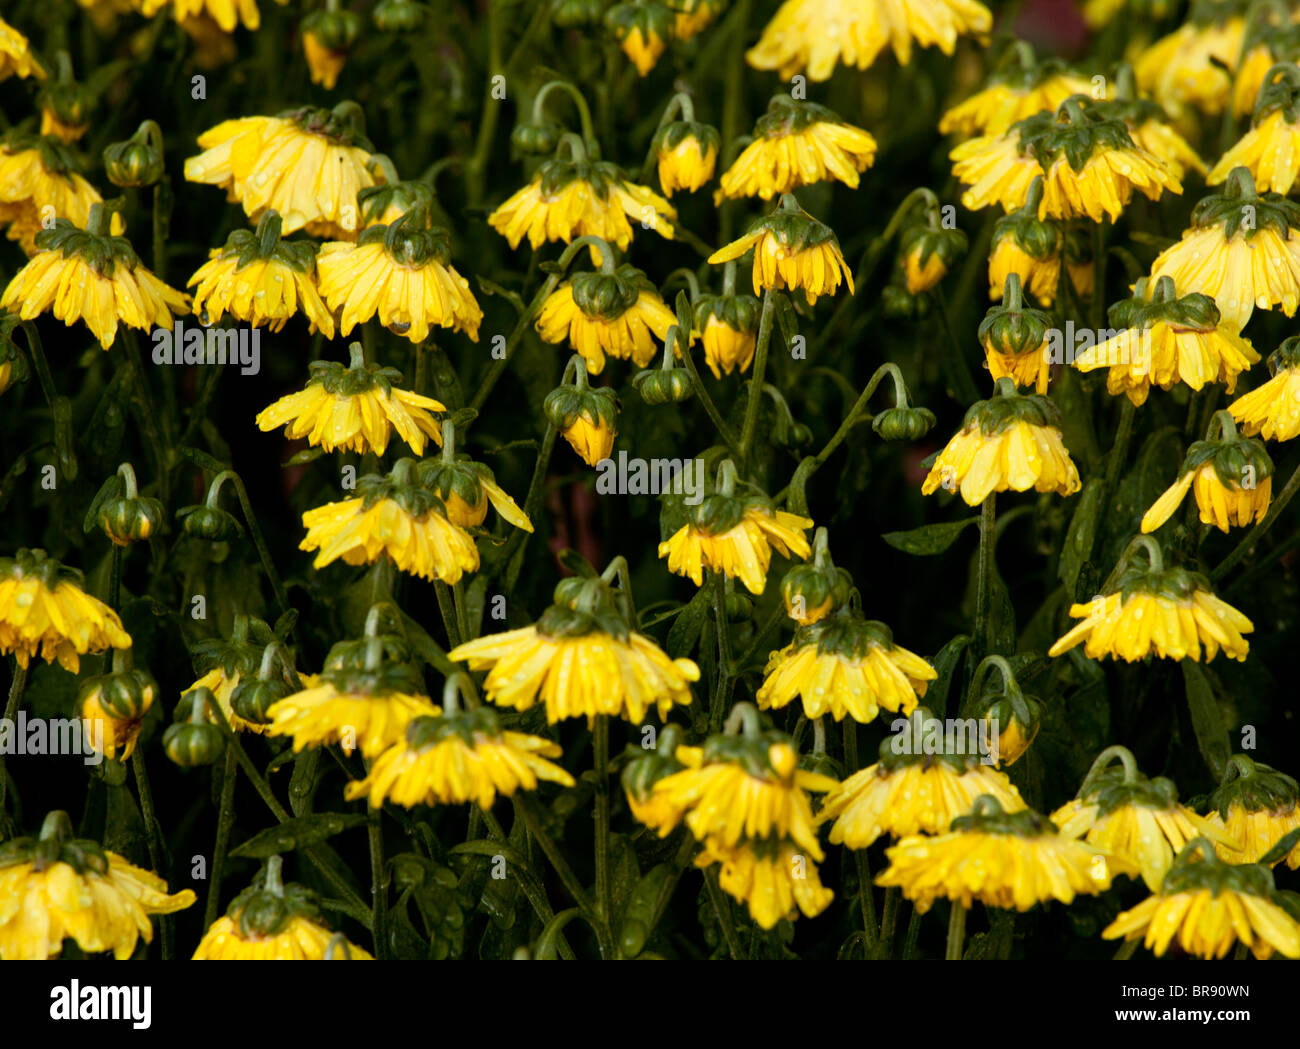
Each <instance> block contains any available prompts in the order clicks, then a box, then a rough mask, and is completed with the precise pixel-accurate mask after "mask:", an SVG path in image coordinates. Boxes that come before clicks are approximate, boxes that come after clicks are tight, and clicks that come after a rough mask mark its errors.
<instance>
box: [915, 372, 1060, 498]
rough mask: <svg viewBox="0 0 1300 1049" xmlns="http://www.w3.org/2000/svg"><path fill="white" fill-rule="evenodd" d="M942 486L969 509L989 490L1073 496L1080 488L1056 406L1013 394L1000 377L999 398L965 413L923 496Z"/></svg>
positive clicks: (1031, 396) (1038, 398)
mask: <svg viewBox="0 0 1300 1049" xmlns="http://www.w3.org/2000/svg"><path fill="white" fill-rule="evenodd" d="M941 486H942V487H943V488H945V489H947V490H948V491H960V492H961V497H962V499H964V500H965V501H966V503H967V504H969V505H970V506H978V505H979V504H980V503H982V502H983V501H984V500H985V499H986V498H987V497H988V496H989V495H990V494H991V493H993V492H1005V491H1015V492H1027V491H1029V490H1030V489H1033V490H1034V491H1036V492H1055V493H1057V494H1058V495H1073V494H1074V493H1075V492H1077V491H1078V490H1079V489H1080V487H1082V485H1081V483H1080V481H1079V471H1078V470H1077V469H1076V468H1075V465H1074V461H1073V460H1072V459H1071V458H1070V453H1069V451H1067V450H1066V447H1065V442H1064V441H1063V440H1062V438H1061V430H1060V413H1059V412H1058V411H1057V409H1056V406H1055V405H1054V404H1052V402H1051V401H1049V400H1048V399H1047V398H1046V397H1042V396H1040V395H1038V394H1026V395H1021V394H1018V393H1016V392H1015V386H1014V384H1013V383H1012V380H1011V379H1010V378H1007V377H1004V378H1001V379H998V393H997V396H995V397H994V398H992V399H991V400H987V401H979V402H978V403H976V404H975V405H973V406H972V407H971V409H970V410H969V411H968V412H967V413H966V424H965V426H963V427H962V428H961V430H959V431H958V432H957V433H956V434H955V435H954V436H953V438H952V440H950V441H949V442H948V444H947V446H946V447H945V448H944V449H943V451H941V452H940V453H939V455H938V457H937V458H936V459H935V461H934V465H933V466H932V467H931V468H930V473H929V474H928V475H927V476H926V479H925V481H924V482H923V483H922V485H921V493H922V494H923V495H931V494H932V493H934V492H936V491H937V490H938V489H939V488H940V487H941Z"/></svg>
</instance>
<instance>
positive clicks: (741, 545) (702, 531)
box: [659, 459, 813, 594]
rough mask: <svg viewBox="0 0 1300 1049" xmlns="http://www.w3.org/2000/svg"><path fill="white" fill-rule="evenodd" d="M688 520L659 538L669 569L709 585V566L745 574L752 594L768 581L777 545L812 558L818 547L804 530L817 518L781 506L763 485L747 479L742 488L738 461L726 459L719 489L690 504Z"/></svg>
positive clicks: (782, 551) (735, 575) (743, 577)
mask: <svg viewBox="0 0 1300 1049" xmlns="http://www.w3.org/2000/svg"><path fill="white" fill-rule="evenodd" d="M687 509H688V518H687V522H686V523H685V524H683V525H681V527H679V528H677V529H676V530H675V531H674V532H673V534H672V535H671V536H670V537H669V538H667V539H665V540H664V541H663V542H661V543H660V544H659V556H660V557H666V558H667V559H668V571H670V572H674V573H676V574H677V575H684V576H686V577H687V578H688V579H689V580H690V581H691V582H692V583H694V584H695V585H696V586H703V585H704V569H706V568H707V569H709V570H710V571H713V572H721V573H722V574H724V575H726V576H729V577H731V578H733V579H739V580H740V581H741V582H742V583H744V585H745V588H746V589H747V590H748V591H749V592H750V593H751V594H761V593H762V592H763V590H764V588H765V587H766V586H767V570H768V567H769V566H770V565H771V563H772V550H773V549H775V550H776V551H777V552H778V553H779V554H781V555H782V556H783V557H790V558H794V557H798V558H800V559H807V557H808V556H809V554H811V553H812V548H811V547H810V546H809V545H808V539H807V537H806V536H805V535H804V532H805V531H806V530H807V529H809V528H811V527H812V524H813V523H812V521H811V520H810V519H809V518H807V517H801V516H800V515H798V514H792V513H788V512H786V511H785V510H777V509H775V508H774V507H773V506H772V505H771V501H770V500H769V499H768V498H767V496H766V495H764V494H763V493H762V491H760V490H759V489H758V488H756V487H754V486H753V485H750V484H742V486H741V490H740V491H737V482H736V473H735V466H734V465H733V464H732V462H731V460H729V459H728V460H726V461H724V462H723V463H722V465H721V466H720V467H719V469H718V478H717V483H716V485H715V487H714V491H712V492H711V493H710V494H708V495H706V496H704V498H703V499H702V500H701V501H700V502H699V504H698V505H697V506H694V507H689V508H687Z"/></svg>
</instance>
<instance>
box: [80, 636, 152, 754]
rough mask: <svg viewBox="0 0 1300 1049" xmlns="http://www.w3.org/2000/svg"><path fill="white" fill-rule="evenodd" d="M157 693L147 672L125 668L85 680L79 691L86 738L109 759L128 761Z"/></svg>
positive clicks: (82, 724)
mask: <svg viewBox="0 0 1300 1049" xmlns="http://www.w3.org/2000/svg"><path fill="white" fill-rule="evenodd" d="M114 662H115V663H116V662H118V660H117V659H115V660H114ZM157 691H158V686H157V684H156V683H155V682H154V680H153V678H151V677H150V676H149V675H148V674H147V673H145V672H144V671H142V670H133V669H126V668H125V666H122V667H121V668H119V667H116V666H115V667H114V668H113V672H112V673H110V674H100V675H97V676H96V677H92V678H88V679H87V680H85V681H83V682H82V684H81V687H80V688H79V689H78V690H77V714H78V716H79V717H80V718H81V728H82V738H83V739H86V740H90V741H92V742H93V743H95V744H96V748H95V749H96V750H97V751H98V752H99V753H101V754H103V755H104V756H105V757H107V758H116V759H117V760H118V761H123V762H125V761H126V760H128V759H129V758H130V757H131V755H132V753H134V751H135V744H136V741H137V740H138V739H139V737H140V726H141V723H142V721H143V719H144V716H145V714H147V713H148V712H149V708H150V707H152V706H153V701H154V696H155V694H156V693H157ZM100 732H102V733H103V736H102V737H101V736H100Z"/></svg>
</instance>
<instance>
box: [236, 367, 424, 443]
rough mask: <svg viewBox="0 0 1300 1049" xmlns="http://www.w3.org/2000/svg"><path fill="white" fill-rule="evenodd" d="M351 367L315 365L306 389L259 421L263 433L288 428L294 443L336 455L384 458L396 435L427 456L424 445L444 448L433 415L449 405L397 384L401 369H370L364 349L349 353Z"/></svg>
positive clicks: (282, 401) (268, 410) (276, 405)
mask: <svg viewBox="0 0 1300 1049" xmlns="http://www.w3.org/2000/svg"><path fill="white" fill-rule="evenodd" d="M349 353H350V354H351V363H349V364H347V365H344V364H342V363H340V362H338V361H312V362H311V364H309V365H308V369H309V370H310V372H311V378H310V379H308V380H307V385H306V387H305V388H304V389H302V390H300V391H298V392H297V393H291V394H287V395H286V396H284V397H281V398H280V399H279V400H278V401H276V402H275V403H274V404H272V405H271V406H270V407H268V408H264V409H263V410H262V411H261V412H260V413H259V414H258V416H257V426H258V429H260V430H264V431H267V430H274V429H275V428H276V427H277V426H284V427H285V432H284V435H285V437H287V438H288V439H289V440H297V439H298V438H301V437H306V438H307V443H308V444H310V445H312V446H314V447H319V448H322V449H324V450H325V451H327V452H332V451H334V450H335V449H336V448H346V449H348V450H350V451H354V452H361V453H364V452H374V453H375V454H376V455H383V454H384V452H385V451H386V450H387V448H388V442H389V440H390V438H391V437H392V434H393V431H394V430H396V431H397V435H398V436H399V437H400V438H401V439H402V440H403V441H405V442H406V443H407V444H408V445H410V446H411V450H412V451H413V452H415V454H416V455H423V454H424V446H425V441H426V439H428V438H432V439H433V441H434V442H435V443H436V444H441V443H442V428H441V427H440V426H439V425H438V420H437V419H435V418H434V417H433V415H431V414H430V413H431V412H445V411H446V410H447V408H446V405H444V404H442V403H441V402H439V401H435V400H434V399H433V398H432V397H425V396H422V395H421V394H418V393H412V392H411V391H410V390H403V389H402V388H401V387H400V386H398V385H397V384H398V383H400V382H401V381H402V373H401V372H399V371H398V370H397V369H396V368H381V367H380V366H379V365H377V364H367V363H366V361H365V353H364V351H363V350H362V347H361V344H360V343H358V342H354V343H353V344H352V345H351V347H350V348H349Z"/></svg>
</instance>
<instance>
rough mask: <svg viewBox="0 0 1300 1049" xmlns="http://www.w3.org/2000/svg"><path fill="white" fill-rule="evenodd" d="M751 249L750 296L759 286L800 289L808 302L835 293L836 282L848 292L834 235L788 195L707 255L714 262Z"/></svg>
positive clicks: (846, 269)
mask: <svg viewBox="0 0 1300 1049" xmlns="http://www.w3.org/2000/svg"><path fill="white" fill-rule="evenodd" d="M750 248H753V249H754V294H755V295H759V294H761V293H762V291H763V289H764V288H790V289H794V288H802V289H803V292H804V294H805V295H806V296H807V297H808V304H809V305H810V306H811V305H813V304H814V303H816V301H817V299H818V298H819V297H820V296H822V295H834V294H835V292H836V290H837V289H838V288H839V286H840V281H841V279H843V282H844V283H845V284H846V285H847V286H848V289H849V294H853V274H852V273H851V272H850V271H849V267H848V264H847V263H846V262H845V261H844V256H843V254H842V253H841V252H840V242H839V241H838V240H837V239H836V237H835V233H834V231H833V230H832V229H831V228H830V227H829V226H826V225H824V224H822V223H820V222H818V221H817V220H816V219H815V218H813V217H812V216H811V215H809V214H808V213H807V212H806V211H804V210H803V208H801V207H800V206H799V202H798V201H797V200H795V198H794V197H793V196H792V195H791V194H789V193H787V194H785V195H783V196H782V197H781V206H780V207H779V208H778V209H777V210H776V211H774V212H772V214H770V215H766V216H764V217H763V218H760V219H758V220H757V221H756V222H755V223H754V224H753V225H752V226H750V228H749V232H748V233H746V234H745V235H744V236H743V237H741V238H740V239H739V240H734V241H732V242H731V243H730V244H728V245H726V246H725V247H723V248H719V249H718V250H717V251H715V252H714V253H713V254H712V255H710V256H709V262H710V263H713V264H718V263H723V262H730V261H731V260H733V259H739V258H740V257H741V256H742V255H744V254H745V252H747V251H749V249H750Z"/></svg>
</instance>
